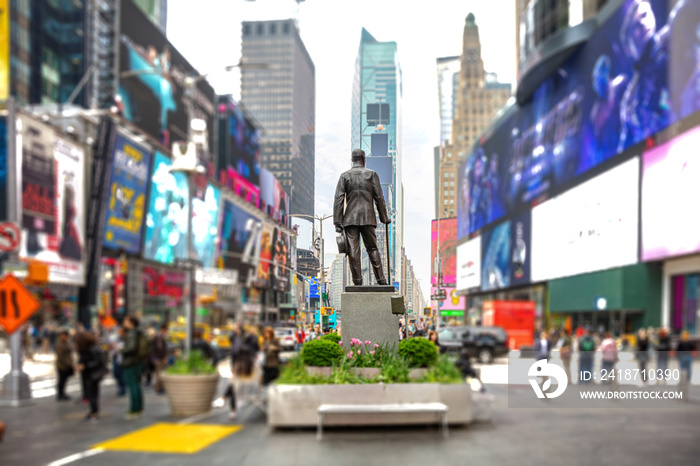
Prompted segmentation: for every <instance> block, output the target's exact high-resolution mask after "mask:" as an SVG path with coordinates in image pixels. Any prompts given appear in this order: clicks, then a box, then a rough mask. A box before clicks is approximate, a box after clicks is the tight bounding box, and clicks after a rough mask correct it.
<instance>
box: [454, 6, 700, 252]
mask: <svg viewBox="0 0 700 466" xmlns="http://www.w3.org/2000/svg"><path fill="white" fill-rule="evenodd" d="M698 10H700V8H698V4H697V2H695V1H689V0H681V1H680V2H678V3H677V4H676V5H675V6H674V7H673V10H670V3H669V2H668V1H667V0H650V1H643V0H627V1H625V2H624V3H623V5H622V6H621V7H620V8H619V9H618V10H617V11H616V12H615V13H614V14H613V15H612V16H611V17H610V18H609V19H608V20H607V21H606V22H605V23H604V24H603V25H602V26H601V27H600V29H598V31H596V33H595V34H594V35H593V37H592V38H591V39H590V40H589V41H588V42H586V44H584V45H583V46H582V47H581V48H580V49H579V50H578V51H577V52H576V53H574V54H572V55H571V56H570V57H569V58H568V59H567V61H566V62H564V63H563V64H562V66H561V67H559V68H558V69H557V72H556V73H553V74H552V75H551V76H550V77H549V78H548V79H547V80H546V81H544V82H543V83H542V84H541V85H540V86H539V87H538V88H537V89H536V90H535V92H534V94H533V96H532V99H530V101H528V102H527V103H524V104H523V105H522V106H519V107H517V109H516V110H515V111H512V112H511V113H509V115H510V116H508V117H506V118H505V119H504V120H502V121H500V124H499V125H498V126H497V127H496V128H494V129H493V130H492V132H490V133H489V134H485V135H484V137H483V138H482V139H481V140H480V142H479V144H478V145H477V146H476V147H475V148H474V151H473V153H472V154H471V155H470V156H469V157H467V158H466V159H465V160H464V162H463V163H462V165H461V167H460V172H459V198H458V217H459V226H458V237H459V238H460V239H461V238H463V237H466V236H469V235H473V234H475V233H476V232H478V231H479V230H481V229H482V228H484V227H485V226H488V225H490V224H491V223H494V222H496V221H498V220H499V219H501V218H503V217H504V216H507V215H509V214H512V213H513V212H514V211H515V210H517V209H519V208H521V207H525V206H528V205H531V204H532V203H533V201H536V200H538V198H540V197H542V196H545V197H546V196H553V195H556V194H557V193H559V192H562V191H564V190H566V189H567V188H568V187H569V186H570V185H571V183H575V180H576V179H577V178H578V177H580V176H581V175H583V174H584V173H586V172H588V171H589V170H591V169H592V168H594V167H596V166H599V165H600V164H601V163H603V162H604V161H606V160H608V159H610V158H611V157H613V156H615V155H616V154H618V153H620V152H622V151H623V150H625V149H627V148H629V147H630V146H633V145H635V144H637V143H639V142H641V141H643V140H644V139H645V138H647V137H649V136H651V135H653V134H655V133H657V132H658V131H660V130H662V129H664V128H666V127H667V126H669V125H670V124H672V123H673V122H675V121H677V120H678V119H679V118H682V117H685V116H687V115H689V114H691V113H692V112H694V111H697V110H698V109H700V86H698V85H697V82H698V76H700V75H699V74H698V73H697V71H696V70H697V67H698V64H699V60H700V54H696V53H695V52H693V50H695V49H696V48H697V47H698V46H697V35H696V31H697V29H698V25H699V24H700V20H699V19H698V17H699V14H698ZM639 31H642V32H639ZM567 185H568V186H567Z"/></svg>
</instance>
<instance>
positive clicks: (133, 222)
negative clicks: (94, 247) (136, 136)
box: [103, 135, 151, 254]
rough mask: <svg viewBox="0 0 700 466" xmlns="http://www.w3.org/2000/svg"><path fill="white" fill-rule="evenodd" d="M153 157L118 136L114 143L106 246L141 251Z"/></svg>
mask: <svg viewBox="0 0 700 466" xmlns="http://www.w3.org/2000/svg"><path fill="white" fill-rule="evenodd" d="M150 168H151V153H150V152H149V151H148V150H146V149H144V148H143V147H141V146H139V145H137V144H134V143H132V142H131V141H129V140H128V139H126V138H125V137H124V136H121V135H117V136H116V139H115V141H114V156H113V158H112V175H111V179H110V182H109V199H108V200H107V211H106V213H105V227H104V232H105V233H104V242H103V244H104V246H105V247H106V248H110V249H116V250H119V249H122V250H124V251H125V252H128V253H131V254H138V253H139V252H140V251H141V231H142V226H143V219H144V216H145V208H146V191H147V189H148V175H149V174H150Z"/></svg>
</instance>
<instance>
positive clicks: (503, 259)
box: [481, 211, 531, 291]
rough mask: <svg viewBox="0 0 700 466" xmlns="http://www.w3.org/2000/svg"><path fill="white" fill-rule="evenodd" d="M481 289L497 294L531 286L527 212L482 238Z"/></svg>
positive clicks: (483, 234) (528, 215) (528, 219)
mask: <svg viewBox="0 0 700 466" xmlns="http://www.w3.org/2000/svg"><path fill="white" fill-rule="evenodd" d="M481 247H482V255H481V257H482V262H481V289H482V290H483V291H490V290H498V289H502V288H508V287H510V286H515V285H522V284H527V283H529V282H530V263H531V254H530V211H527V212H525V213H523V214H520V215H518V216H517V217H515V218H513V219H512V220H508V221H506V222H503V223H501V224H499V225H497V226H495V227H494V228H493V229H487V230H484V231H483V232H482V234H481Z"/></svg>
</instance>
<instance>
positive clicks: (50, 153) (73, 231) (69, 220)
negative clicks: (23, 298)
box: [18, 116, 85, 285]
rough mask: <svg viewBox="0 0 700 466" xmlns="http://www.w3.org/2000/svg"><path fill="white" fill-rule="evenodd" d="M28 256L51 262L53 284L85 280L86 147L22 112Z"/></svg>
mask: <svg viewBox="0 0 700 466" xmlns="http://www.w3.org/2000/svg"><path fill="white" fill-rule="evenodd" d="M19 120H20V122H21V127H22V129H21V137H20V141H18V149H20V150H21V159H22V241H21V243H20V251H19V255H20V258H22V259H32V260H38V261H41V262H43V263H45V264H47V265H48V269H49V281H50V282H51V283H66V284H71V285H83V284H84V283H85V152H84V150H83V148H82V147H81V146H78V145H76V144H74V143H72V142H69V141H67V140H65V139H62V138H60V137H58V136H57V135H56V134H55V132H54V130H53V129H51V128H50V127H49V126H46V125H44V124H42V123H39V122H36V121H34V120H32V119H30V118H28V117H24V116H21V117H20V118H19Z"/></svg>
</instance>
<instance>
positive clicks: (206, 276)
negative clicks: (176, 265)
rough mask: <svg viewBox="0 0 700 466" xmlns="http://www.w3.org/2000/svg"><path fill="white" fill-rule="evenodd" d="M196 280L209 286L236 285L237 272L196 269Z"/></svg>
mask: <svg viewBox="0 0 700 466" xmlns="http://www.w3.org/2000/svg"><path fill="white" fill-rule="evenodd" d="M196 280H197V283H207V284H210V285H233V284H235V283H238V270H224V269H197V272H196Z"/></svg>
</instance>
